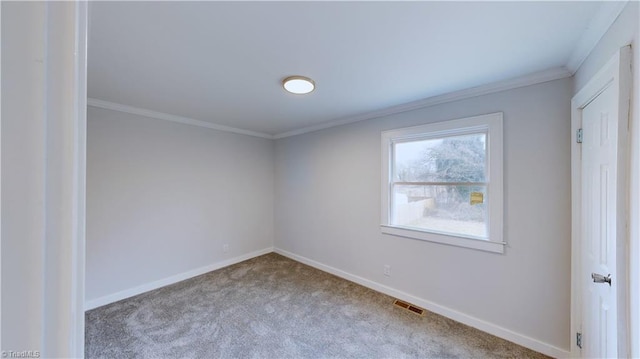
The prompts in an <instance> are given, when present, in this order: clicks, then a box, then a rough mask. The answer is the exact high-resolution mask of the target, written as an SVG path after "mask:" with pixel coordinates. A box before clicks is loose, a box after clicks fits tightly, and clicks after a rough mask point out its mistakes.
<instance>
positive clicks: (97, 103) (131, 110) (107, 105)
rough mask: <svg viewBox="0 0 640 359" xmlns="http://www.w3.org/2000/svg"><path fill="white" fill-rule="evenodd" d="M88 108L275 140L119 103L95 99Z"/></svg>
mask: <svg viewBox="0 0 640 359" xmlns="http://www.w3.org/2000/svg"><path fill="white" fill-rule="evenodd" d="M87 106H91V107H97V108H102V109H106V110H113V111H118V112H124V113H128V114H132V115H138V116H144V117H149V118H154V119H158V120H164V121H171V122H176V123H181V124H184V125H191V126H199V127H205V128H210V129H212V130H218V131H223V132H230V133H236V134H240V135H247V136H253V137H260V138H267V139H270V140H272V139H273V136H272V135H269V134H266V133H262V132H255V131H249V130H243V129H240V128H235V127H230V126H224V125H218V124H215V123H211V122H206V121H200V120H194V119H192V118H188V117H182V116H176V115H170V114H168V113H163V112H157V111H152V110H147V109H144V108H139V107H133V106H128V105H122V104H119V103H115V102H109V101H103V100H98V99H95V98H89V99H88V100H87Z"/></svg>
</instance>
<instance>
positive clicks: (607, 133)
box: [572, 47, 631, 358]
mask: <svg viewBox="0 0 640 359" xmlns="http://www.w3.org/2000/svg"><path fill="white" fill-rule="evenodd" d="M630 79H631V73H630V51H629V47H625V48H622V49H621V50H620V52H619V53H618V54H616V56H614V58H613V59H611V61H609V63H607V65H606V66H605V67H604V68H603V69H602V70H601V71H600V72H599V73H598V74H597V75H596V76H594V78H593V79H592V80H591V81H589V83H587V85H586V86H585V87H584V88H583V89H582V90H580V92H578V94H577V95H576V96H575V97H574V98H573V100H572V124H573V128H574V129H577V128H578V127H581V129H582V132H581V136H580V137H581V140H582V143H581V144H574V145H573V147H572V186H573V188H574V190H573V191H572V196H573V199H572V202H573V210H572V211H573V227H572V232H573V234H572V238H573V239H572V248H573V250H572V261H573V274H572V282H573V285H574V287H573V293H574V294H573V296H574V297H573V302H572V308H573V309H572V310H573V318H572V327H573V329H575V332H574V333H576V332H577V333H578V335H577V336H578V337H580V338H576V342H575V346H573V347H572V348H573V349H572V354H573V355H574V356H582V357H586V358H617V357H621V356H622V357H624V356H627V353H628V349H627V345H628V339H627V335H628V330H627V329H626V328H627V320H628V318H627V317H628V311H627V306H628V304H627V295H628V294H627V292H626V288H627V287H628V283H627V277H626V268H627V261H626V253H627V250H626V249H625V246H626V243H627V238H628V228H627V213H628V206H629V204H628V203H627V202H628V196H627V193H628V182H627V167H628V163H627V143H628V140H627V137H628V111H629V102H628V100H629V96H630ZM578 339H581V340H578ZM580 348H581V349H580Z"/></svg>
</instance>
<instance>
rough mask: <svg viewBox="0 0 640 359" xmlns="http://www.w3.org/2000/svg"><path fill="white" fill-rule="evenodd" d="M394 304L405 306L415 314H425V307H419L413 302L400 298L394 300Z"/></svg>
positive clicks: (404, 307)
mask: <svg viewBox="0 0 640 359" xmlns="http://www.w3.org/2000/svg"><path fill="white" fill-rule="evenodd" d="M393 305H395V306H397V307H400V308H403V309H406V310H408V311H410V312H412V313H414V314H417V315H420V316H422V315H424V309H422V308H418V307H416V306H415V305H413V304H409V303H407V302H403V301H401V300H400V299H396V300H395V302H393Z"/></svg>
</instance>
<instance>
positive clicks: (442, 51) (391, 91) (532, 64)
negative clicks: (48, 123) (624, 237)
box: [88, 2, 619, 135]
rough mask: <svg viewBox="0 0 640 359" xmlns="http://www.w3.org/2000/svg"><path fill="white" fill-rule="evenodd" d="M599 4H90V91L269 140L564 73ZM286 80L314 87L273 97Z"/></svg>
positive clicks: (585, 42) (575, 59) (599, 18)
mask: <svg viewBox="0 0 640 359" xmlns="http://www.w3.org/2000/svg"><path fill="white" fill-rule="evenodd" d="M607 6H609V7H608V8H607ZM618 7H619V6H618ZM611 12H612V11H611V6H610V5H607V4H606V3H605V4H603V3H599V2H91V3H90V17H89V21H90V23H89V28H90V30H89V57H88V78H89V84H88V86H89V97H90V98H93V99H98V100H102V101H108V102H113V103H117V104H121V105H127V106H133V107H135V108H140V109H147V110H152V111H156V112H162V113H165V114H170V115H175V116H180V117H184V118H188V119H195V120H199V121H206V122H210V123H213V124H217V125H223V126H230V127H234V128H238V129H243V130H249V131H254V132H260V133H264V134H268V135H277V134H282V133H286V132H289V131H294V130H299V129H301V128H307V127H310V126H318V125H322V124H323V123H327V122H331V121H335V120H339V119H345V118H350V117H353V116H358V115H361V114H363V113H369V112H371V111H378V110H381V109H384V108H388V107H390V106H395V105H399V104H403V103H407V102H412V101H417V100H420V99H425V98H429V97H433V96H438V95H442V94H445V93H450V92H454V91H459V90H462V89H468V88H472V87H476V86H482V85H486V84H489V83H494V82H499V81H504V80H507V79H511V78H515V77H519V76H524V75H528V74H531V73H536V72H541V71H546V70H550V69H551V70H552V71H555V72H556V73H558V69H561V68H568V70H569V71H566V73H570V72H573V71H575V68H576V67H577V66H578V65H579V64H580V63H581V61H582V60H583V59H584V57H585V56H586V55H587V54H588V51H589V50H590V49H591V48H592V47H593V45H594V44H595V42H596V41H597V40H598V39H599V37H600V36H601V35H602V31H603V30H600V28H604V29H606V27H607V26H608V25H609V24H610V22H611V21H613V19H609V20H607V19H604V20H603V18H604V15H607V14H608V16H609V17H611V14H609V13H611ZM615 15H617V14H615ZM614 18H615V16H614ZM607 21H608V23H607ZM603 23H604V24H605V25H603ZM561 72H562V71H560V73H561ZM290 75H303V76H309V77H311V78H313V79H314V80H315V82H316V85H317V88H316V90H315V91H314V92H313V93H311V94H309V95H304V96H300V95H292V94H289V93H286V92H285V91H284V90H283V89H282V87H281V83H280V82H281V80H282V79H283V78H284V77H287V76H290Z"/></svg>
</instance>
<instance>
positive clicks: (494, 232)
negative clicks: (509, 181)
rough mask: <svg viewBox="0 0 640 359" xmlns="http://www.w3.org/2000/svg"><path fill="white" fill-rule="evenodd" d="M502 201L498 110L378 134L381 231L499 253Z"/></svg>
mask: <svg viewBox="0 0 640 359" xmlns="http://www.w3.org/2000/svg"><path fill="white" fill-rule="evenodd" d="M502 206H503V203H502V113H494V114H489V115H483V116H476V117H469V118H464V119H460V120H453V121H445V122H438V123H433V124H428V125H423V126H416V127H409V128H402V129H397V130H391V131H385V132H383V133H382V226H381V229H382V232H383V233H386V234H391V235H396V236H402V237H409V238H416V239H421V240H426V241H431V242H438V243H445V244H450V245H455V246H461V247H468V248H474V249H480V250H486V251H490V252H498V253H503V252H504V243H503V241H502Z"/></svg>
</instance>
